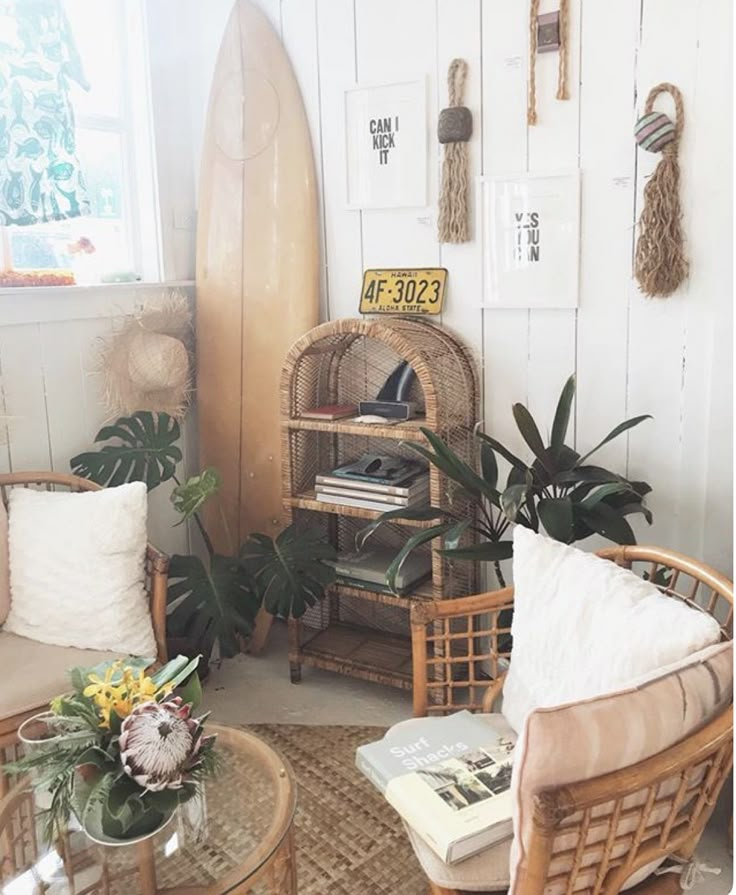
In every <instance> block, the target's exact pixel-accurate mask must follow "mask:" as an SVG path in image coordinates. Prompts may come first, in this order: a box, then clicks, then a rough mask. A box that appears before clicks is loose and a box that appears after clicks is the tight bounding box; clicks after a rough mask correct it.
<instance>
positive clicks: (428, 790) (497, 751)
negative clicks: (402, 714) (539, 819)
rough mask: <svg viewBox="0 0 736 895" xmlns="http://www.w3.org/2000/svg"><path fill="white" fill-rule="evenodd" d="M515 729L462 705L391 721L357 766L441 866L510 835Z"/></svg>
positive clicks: (361, 750)
mask: <svg viewBox="0 0 736 895" xmlns="http://www.w3.org/2000/svg"><path fill="white" fill-rule="evenodd" d="M515 744H516V735H515V734H514V732H513V731H512V729H511V728H510V727H509V725H508V723H507V722H506V721H505V720H504V718H503V717H502V716H501V715H472V714H471V713H470V712H467V711H462V712H457V713H456V714H454V715H448V716H446V717H444V718H442V717H440V718H421V719H413V720H411V721H405V722H402V723H401V724H396V725H395V726H394V727H392V728H391V730H389V731H388V732H387V733H386V735H385V736H384V738H383V739H382V740H379V741H378V742H377V743H369V744H367V745H365V746H360V747H359V748H358V750H357V753H356V764H357V766H358V768H359V769H360V770H361V771H362V772H363V773H364V774H365V775H366V777H368V779H369V780H371V781H372V782H373V784H374V785H375V786H376V787H377V788H378V789H379V790H380V791H381V792H382V793H384V794H385V796H386V799H387V800H388V802H389V803H390V804H391V805H392V806H393V807H394V808H395V809H396V811H398V813H399V814H400V815H401V816H402V817H403V818H404V820H405V821H406V822H407V823H408V824H409V826H411V827H412V828H413V829H414V830H415V831H416V833H417V834H418V835H419V836H421V837H422V839H424V841H425V842H426V843H427V844H428V845H429V846H430V848H432V849H433V850H434V851H435V852H436V853H437V855H438V856H439V857H440V858H441V859H442V860H443V861H445V863H447V864H453V863H456V862H457V861H462V860H463V859H464V858H469V857H470V856H471V855H474V854H476V853H477V852H479V851H482V850H483V849H484V848H488V847H489V846H490V845H493V844H494V843H496V842H500V841H501V840H502V839H506V838H507V837H508V836H510V835H511V793H510V789H509V787H510V785H511V763H512V757H513V749H514V746H515Z"/></svg>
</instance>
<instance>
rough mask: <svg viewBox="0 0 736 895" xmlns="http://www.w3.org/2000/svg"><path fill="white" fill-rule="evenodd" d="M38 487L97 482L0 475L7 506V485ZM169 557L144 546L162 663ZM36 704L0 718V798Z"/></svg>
mask: <svg viewBox="0 0 736 895" xmlns="http://www.w3.org/2000/svg"><path fill="white" fill-rule="evenodd" d="M31 487H36V488H41V489H43V490H46V491H55V490H68V491H99V490H101V487H102V486H101V485H98V484H96V483H95V482H91V481H89V480H88V479H83V478H80V477H79V476H75V475H70V474H67V473H61V472H15V473H5V474H0V497H1V498H2V501H3V503H4V504H6V506H7V502H8V492H9V490H10V489H11V488H31ZM168 572H169V558H168V556H166V554H164V553H161V551H159V550H157V549H156V548H155V547H153V546H152V545H151V544H149V545H148V546H147V548H146V557H145V586H146V592H147V593H148V598H149V601H150V607H151V621H152V623H153V632H154V636H155V638H156V659H157V661H158V662H161V663H163V662H165V661H166V658H167V655H166V591H167V585H168ZM44 708H45V706H44V705H38V706H36V707H35V708H33V709H30V710H29V711H26V712H22V713H21V714H18V715H13V716H11V717H10V718H5V719H0V797H1V796H3V795H5V793H6V792H7V788H8V782H7V778H6V777H5V775H4V774H3V773H2V765H3V757H4V753H5V751H6V750H12V749H14V747H15V745H16V743H17V732H18V728H19V727H20V726H21V724H22V723H23V722H24V721H26V720H27V719H28V718H31V717H32V716H33V715H35V714H36V713H37V712H39V711H43V709H44Z"/></svg>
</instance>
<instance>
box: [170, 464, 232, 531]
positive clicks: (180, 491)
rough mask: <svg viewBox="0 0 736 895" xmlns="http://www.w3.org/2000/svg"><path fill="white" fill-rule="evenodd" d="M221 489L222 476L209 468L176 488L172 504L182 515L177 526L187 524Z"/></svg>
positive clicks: (172, 496)
mask: <svg viewBox="0 0 736 895" xmlns="http://www.w3.org/2000/svg"><path fill="white" fill-rule="evenodd" d="M221 487H222V476H221V475H220V473H219V472H218V471H217V470H216V469H214V468H213V467H208V468H207V469H205V470H203V471H202V472H201V473H200V474H199V475H192V476H190V477H189V478H188V479H187V480H186V482H184V483H183V484H182V485H179V486H177V487H176V488H174V490H173V491H172V493H171V502H172V503H173V504H174V509H175V510H176V511H177V512H178V513H181V520H180V521H179V522H177V525H181V523H182V522H186V520H187V519H189V518H191V517H192V516H193V515H194V514H195V513H196V512H198V511H199V510H200V509H201V508H202V507H203V506H204V504H205V503H207V501H208V500H209V499H210V497H214V496H215V494H217V492H218V491H219V490H220V488H221Z"/></svg>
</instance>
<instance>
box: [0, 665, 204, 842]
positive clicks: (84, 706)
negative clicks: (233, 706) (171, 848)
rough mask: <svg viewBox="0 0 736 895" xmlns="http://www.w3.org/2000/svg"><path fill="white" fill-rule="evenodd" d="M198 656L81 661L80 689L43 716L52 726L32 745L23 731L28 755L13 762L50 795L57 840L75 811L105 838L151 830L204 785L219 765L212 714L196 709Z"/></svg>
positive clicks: (47, 828)
mask: <svg viewBox="0 0 736 895" xmlns="http://www.w3.org/2000/svg"><path fill="white" fill-rule="evenodd" d="M198 661H199V659H198V658H197V659H194V660H191V661H190V660H189V659H187V658H186V657H184V656H179V657H178V658H176V659H173V660H172V661H171V662H168V663H167V664H166V665H164V666H163V667H162V668H160V669H159V670H158V671H156V672H154V673H151V674H150V675H149V673H148V672H147V671H146V668H147V667H148V666H149V665H150V664H151V663H150V660H146V659H125V660H120V661H116V662H109V663H103V664H102V665H98V666H96V667H95V668H88V669H83V668H75V669H74V670H73V671H72V672H71V681H72V688H73V690H72V692H71V693H69V694H67V695H64V696H59V697H57V698H56V699H54V700H53V701H52V703H51V707H50V711H49V712H46V713H44V714H43V715H42V716H37V717H38V719H39V721H40V723H41V724H42V725H43V728H44V729H43V732H42V733H41V735H40V736H36V737H35V738H34V740H33V744H32V745H29V739H28V738H27V737H25V738H24V737H23V736H22V734H23V731H22V730H21V738H22V739H23V741H24V742H25V744H26V750H27V752H26V755H25V756H23V757H22V758H21V759H19V760H18V761H16V762H14V763H13V764H12V765H9V766H8V767H7V769H8V770H9V771H10V772H11V773H16V774H17V773H30V774H31V777H32V780H33V785H34V787H35V789H36V790H37V792H40V793H43V794H44V795H45V797H46V800H47V802H46V804H47V805H48V807H47V808H46V809H45V810H44V811H43V819H44V834H45V836H46V837H47V839H48V841H53V840H54V839H55V838H56V837H57V836H58V835H59V834H60V833H63V832H64V831H66V830H67V829H68V825H69V821H70V819H71V818H72V817H75V818H76V820H77V821H78V822H79V823H80V824H81V826H82V828H83V829H84V830H85V831H86V832H87V834H88V835H89V836H90V837H91V838H92V839H95V840H97V841H100V842H105V843H112V842H126V843H127V842H131V841H134V840H138V839H141V838H145V837H147V836H150V835H152V834H153V833H155V832H156V830H158V829H160V828H161V827H162V826H163V825H164V824H165V823H166V822H167V821H168V820H169V819H170V818H171V816H172V815H173V813H174V811H175V810H176V808H177V807H178V806H179V805H181V804H183V803H184V802H186V801H188V800H189V799H191V798H192V797H193V796H195V795H196V794H197V791H198V784H199V782H200V781H201V780H202V779H203V778H205V777H206V776H208V775H209V774H211V773H213V771H214V769H215V753H214V751H213V745H214V740H215V737H214V736H206V735H205V733H204V722H205V720H206V717H207V716H206V715H205V716H203V717H201V718H197V719H194V718H193V717H192V710H193V707H194V705H195V704H196V702H198V700H199V696H200V695H201V691H200V689H199V679H198V678H197V675H196V674H195V673H194V672H195V670H196V667H197V664H198ZM185 682H186V683H185ZM182 685H183V686H182ZM176 688H180V690H179V691H178V695H175V694H174V690H175V689H176ZM26 723H27V724H28V723H30V722H26ZM36 723H37V725H38V722H36ZM37 801H40V800H37Z"/></svg>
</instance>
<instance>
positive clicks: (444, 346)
mask: <svg viewBox="0 0 736 895" xmlns="http://www.w3.org/2000/svg"><path fill="white" fill-rule="evenodd" d="M402 360H406V361H408V362H409V364H410V365H411V367H412V368H413V370H414V372H415V373H416V381H415V383H414V385H413V387H412V394H411V396H410V399H411V400H412V401H414V403H415V404H416V408H417V412H418V414H419V418H418V419H416V420H412V421H410V422H409V423H407V424H399V425H397V426H393V425H380V424H379V425H378V426H370V427H366V428H365V429H363V428H361V427H360V424H356V423H354V422H351V421H350V420H343V421H339V420H338V421H335V422H334V423H329V422H324V421H318V422H315V421H310V420H307V419H305V418H303V417H302V416H301V414H302V413H303V412H304V411H306V410H309V409H311V408H314V407H318V406H321V405H325V404H335V403H339V404H348V403H350V404H357V403H358V402H360V401H363V400H370V399H374V398H375V397H376V396H377V395H378V392H379V390H380V388H381V386H382V385H383V384H384V382H385V381H386V379H387V378H388V376H389V375H390V374H391V372H392V371H393V370H394V369H395V368H396V366H397V365H398V364H399V362H400V361H402ZM281 395H282V398H281V413H282V426H283V434H282V455H283V495H284V506H285V509H286V511H287V513H289V515H290V516H291V518H292V519H302V518H304V517H305V516H316V515H318V514H324V515H330V516H331V517H332V521H331V523H330V524H329V525H328V530H329V533H330V537H331V539H332V541H333V543H334V544H335V546H336V547H337V548H338V550H340V551H342V552H344V551H350V550H353V549H355V536H356V535H357V533H358V532H359V531H360V530H361V529H362V528H364V527H365V525H366V524H367V521H368V520H370V519H373V518H376V516H377V515H378V514H377V513H372V512H370V511H366V510H361V509H356V508H353V507H336V506H331V505H324V506H320V504H319V503H318V502H317V501H316V500H315V494H314V480H315V477H316V475H317V474H318V473H325V472H330V471H331V470H332V469H334V468H335V466H337V465H341V464H345V463H348V462H350V461H352V460H355V459H357V458H358V457H359V456H361V454H364V453H366V452H368V451H373V452H376V453H386V454H392V455H395V456H412V453H411V450H410V449H409V448H407V447H406V445H405V444H403V443H402V442H407V441H419V442H421V441H423V440H424V436H423V434H422V433H421V430H420V426H421V425H426V427H427V428H429V429H431V430H432V431H434V432H437V433H438V434H440V435H441V437H442V438H443V439H444V440H445V441H446V442H447V443H448V444H449V445H450V446H451V447H452V449H453V450H454V451H455V452H456V453H458V454H459V455H460V456H462V457H465V458H467V459H470V458H471V456H472V450H473V434H472V433H473V426H474V424H475V422H476V420H477V414H478V406H477V383H476V375H475V369H474V365H473V362H472V359H471V357H470V354H469V352H468V351H467V349H466V348H465V347H464V346H463V345H462V344H461V343H460V342H458V340H457V339H456V338H455V337H454V336H453V335H452V334H451V333H449V332H447V331H446V330H444V329H442V328H441V327H438V326H434V325H431V324H427V323H424V322H421V321H418V320H403V319H399V318H391V319H385V318H384V319H381V320H367V319H366V320H338V321H334V322H332V323H326V324H323V325H322V326H318V327H316V328H315V329H313V330H312V331H311V332H309V333H307V335H306V336H304V337H303V338H302V339H300V340H299V341H298V342H297V343H296V344H295V345H294V346H293V348H292V349H291V351H290V352H289V354H288V356H287V359H286V364H285V367H284V372H283V376H282V389H281ZM430 501H431V503H432V505H433V506H443V507H445V508H448V509H452V510H453V511H455V512H459V513H466V512H469V511H470V510H469V507H468V506H467V504H465V503H464V502H463V498H462V496H461V495H458V494H457V493H456V492H455V491H454V490H453V488H452V485H451V484H450V483H448V481H447V480H446V479H445V477H444V476H442V475H441V474H440V473H439V472H438V471H437V470H436V469H434V468H431V469H430ZM431 524H433V523H431V522H413V523H411V524H409V523H397V524H395V525H390V526H389V525H386V526H384V527H382V528H381V529H380V530H379V531H378V532H376V533H375V534H374V536H373V537H374V539H375V543H377V544H382V545H388V546H391V547H395V548H396V549H397V551H398V549H399V548H400V547H401V546H402V545H403V544H404V543H405V542H406V540H407V538H408V537H409V536H410V535H411V534H413V533H414V532H415V531H416V529H418V528H422V527H428V526H430V525H431ZM471 542H472V535H467V536H466V543H471ZM424 549H426V550H427V551H430V550H431V547H430V546H429V545H427V546H426V548H424ZM476 589H477V582H476V570H475V567H474V565H473V564H471V563H468V562H450V561H448V560H446V559H443V558H442V557H440V555H439V554H438V553H436V552H435V553H434V554H433V557H432V578H431V581H430V582H428V584H427V585H426V586H423V587H422V588H421V594H420V595H417V596H416V597H415V596H414V595H412V596H410V597H406V598H399V597H397V596H394V595H384V594H380V593H374V592H370V591H368V592H355V591H354V590H352V589H350V588H342V587H339V586H338V587H335V588H334V589H333V591H332V593H331V594H330V596H329V598H328V599H327V600H326V601H325V603H324V604H323V605H322V606H319V607H314V608H313V609H311V610H309V611H308V612H307V614H306V615H305V616H304V619H303V620H302V621H301V622H292V623H291V625H290V628H291V637H290V662H291V667H292V679H294V680H298V679H299V676H300V666H301V664H311V665H315V666H317V667H321V668H328V669H331V670H339V671H343V672H344V673H347V674H354V675H355V676H358V677H363V678H367V679H369V680H381V681H383V682H387V683H394V684H395V685H396V686H400V687H406V686H407V676H408V663H407V662H406V661H405V660H406V657H407V656H409V655H410V651H408V644H409V623H408V615H409V610H410V609H411V605H412V603H413V602H416V600H417V599H420V600H426V599H427V598H435V599H441V598H443V597H447V596H461V595H463V594H468V593H472V592H474V590H476ZM351 626H352V627H353V628H354V629H355V632H359V635H358V636H357V637H353V636H352V635H351V634H350V628H351ZM302 628H304V629H305V630H302ZM371 632H373V633H371ZM317 635H319V636H318V637H317ZM371 637H373V638H374V639H373V641H372V642H371ZM315 638H316V639H315ZM310 643H311V644H312V647H311V648H310V646H309V645H308V644H310ZM331 651H333V652H331ZM371 655H374V656H375V661H376V663H378V666H377V667H376V669H375V674H374V673H373V672H372V671H371V669H370V661H366V657H370V656H371ZM409 679H410V678H409Z"/></svg>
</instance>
